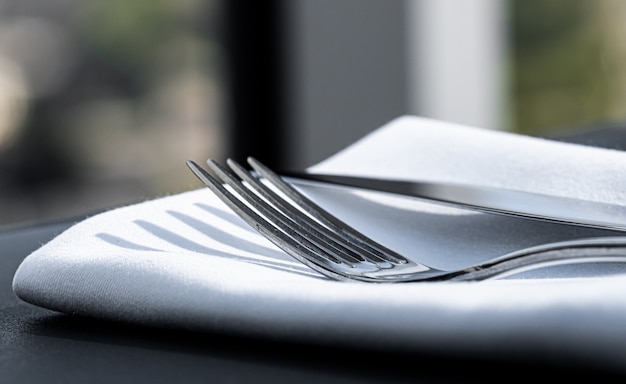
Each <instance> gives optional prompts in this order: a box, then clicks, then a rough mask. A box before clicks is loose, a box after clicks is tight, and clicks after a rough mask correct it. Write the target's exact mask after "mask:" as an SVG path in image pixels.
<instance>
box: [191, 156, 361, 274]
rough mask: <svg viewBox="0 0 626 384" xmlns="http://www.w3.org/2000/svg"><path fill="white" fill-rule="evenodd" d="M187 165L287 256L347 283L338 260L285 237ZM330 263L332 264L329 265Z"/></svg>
mask: <svg viewBox="0 0 626 384" xmlns="http://www.w3.org/2000/svg"><path fill="white" fill-rule="evenodd" d="M187 166H188V167H189V168H190V169H191V171H192V172H193V173H194V174H195V175H196V176H197V177H198V178H199V179H200V180H201V181H202V182H203V183H204V184H205V185H206V186H207V187H208V188H209V189H210V190H211V191H212V192H213V193H214V194H215V195H216V196H217V197H219V198H220V199H221V200H222V201H223V202H224V203H226V205H228V206H229V207H230V208H231V209H232V210H233V212H235V213H236V214H237V215H238V216H239V217H241V218H242V219H243V220H244V221H246V222H247V223H248V225H250V226H251V227H253V228H255V229H256V230H257V231H258V232H260V233H261V234H262V235H263V236H265V237H266V238H267V239H268V240H270V241H272V242H273V243H274V244H275V245H276V246H278V247H279V248H281V249H282V250H283V251H285V252H286V253H287V254H289V255H291V256H292V257H294V258H295V259H297V260H298V261H300V262H301V263H303V264H304V265H307V266H309V267H310V268H311V269H313V270H315V271H317V272H320V273H321V274H322V275H325V276H329V277H331V278H333V279H337V280H350V277H349V275H346V274H343V273H341V272H340V271H338V268H337V266H338V265H340V264H341V261H339V260H336V261H333V260H331V259H330V258H329V256H328V255H324V253H323V252H322V251H321V250H319V248H318V247H316V246H315V245H314V244H311V243H310V242H309V241H308V240H307V239H306V238H297V237H298V236H297V234H295V235H294V236H295V237H296V239H294V238H293V237H290V236H287V235H286V234H285V233H284V232H283V231H281V230H279V229H278V228H276V227H275V226H274V225H272V224H271V223H270V222H268V221H267V220H265V219H264V218H263V217H261V216H260V215H259V214H257V213H256V212H255V211H254V210H252V209H251V208H250V207H248V206H247V205H246V204H245V203H243V202H242V201H240V200H239V198H238V197H236V196H235V195H233V194H232V193H231V192H230V191H228V190H227V189H226V188H225V186H224V185H223V184H222V183H221V182H220V181H219V180H217V179H216V178H215V177H213V176H212V175H211V174H209V173H208V172H207V171H206V170H204V168H202V167H200V166H199V165H198V164H197V163H196V162H194V161H192V160H187ZM305 245H306V246H305ZM331 263H332V264H334V265H332V266H329V264H331Z"/></svg>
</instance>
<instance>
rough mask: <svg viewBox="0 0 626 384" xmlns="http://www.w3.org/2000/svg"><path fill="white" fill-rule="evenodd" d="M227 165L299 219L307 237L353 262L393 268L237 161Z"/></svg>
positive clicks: (267, 197)
mask: <svg viewBox="0 0 626 384" xmlns="http://www.w3.org/2000/svg"><path fill="white" fill-rule="evenodd" d="M227 164H228V166H229V167H230V168H231V169H232V170H233V171H234V172H235V173H236V174H237V176H239V177H240V178H241V179H242V180H244V181H245V182H246V183H247V185H249V186H250V187H252V188H253V189H254V190H255V191H256V192H257V193H259V194H260V195H261V196H262V197H263V198H264V199H265V200H266V201H268V202H270V204H272V205H274V206H275V207H277V208H278V209H279V210H280V211H281V212H284V213H285V214H288V215H286V216H285V219H287V220H290V221H295V220H292V218H295V217H297V218H298V220H297V223H295V225H298V226H300V227H302V230H303V231H305V233H307V234H308V235H307V237H309V236H312V237H313V238H316V239H319V240H320V241H322V242H323V244H328V245H330V246H332V247H333V249H336V250H338V251H340V252H342V253H345V254H346V256H349V257H350V258H351V261H352V262H363V261H368V262H371V263H375V264H376V265H377V266H378V267H380V268H391V267H392V264H390V263H389V261H388V260H387V259H385V258H382V257H380V256H379V255H377V254H376V253H372V252H371V251H370V249H369V248H368V247H367V246H364V245H363V244H361V243H360V242H355V241H354V240H353V239H350V238H346V237H345V236H341V233H337V232H336V231H332V230H329V229H328V228H327V227H325V226H324V225H323V224H322V223H320V222H319V221H315V220H314V219H313V218H311V217H310V216H308V215H307V214H306V213H304V212H302V211H301V210H300V209H298V207H297V206H294V205H291V204H290V203H289V202H288V201H287V200H285V199H284V198H282V197H280V196H278V194H276V192H274V191H272V190H271V189H270V188H268V187H267V186H265V185H264V184H263V183H261V181H260V180H259V179H258V178H256V177H253V176H252V174H251V173H250V172H249V171H247V170H246V169H244V168H243V167H242V166H241V165H239V164H238V163H237V162H236V161H234V160H232V159H228V160H227ZM305 212H306V211H305Z"/></svg>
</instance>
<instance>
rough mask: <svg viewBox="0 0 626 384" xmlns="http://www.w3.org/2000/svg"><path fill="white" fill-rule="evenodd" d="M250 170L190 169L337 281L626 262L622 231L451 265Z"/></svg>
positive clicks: (258, 168) (449, 277)
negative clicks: (394, 245) (412, 255)
mask: <svg viewBox="0 0 626 384" xmlns="http://www.w3.org/2000/svg"><path fill="white" fill-rule="evenodd" d="M247 161H248V164H249V165H250V166H251V167H252V170H250V171H249V170H247V169H246V168H244V167H243V166H241V165H240V164H238V163H237V162H236V161H234V160H232V159H227V160H226V163H227V165H228V168H226V167H224V166H222V165H220V164H219V163H217V162H216V161H215V160H212V159H208V160H207V165H208V167H209V171H210V172H209V171H207V170H205V169H204V168H202V167H201V166H200V165H198V164H197V163H195V162H194V161H192V160H187V166H188V167H189V168H190V169H191V171H192V172H193V173H194V174H195V175H196V176H197V177H198V178H199V179H200V180H201V181H202V182H203V183H204V184H205V185H206V186H207V187H208V188H209V189H210V190H211V191H212V192H213V193H214V194H215V195H217V196H218V197H219V198H220V199H221V200H222V201H223V202H224V203H226V205H228V206H229V207H230V208H231V209H232V210H233V211H234V212H235V213H236V214H237V215H238V216H239V217H241V218H242V219H243V220H244V221H246V222H247V223H248V224H249V225H250V226H252V227H253V228H254V229H256V230H257V231H258V232H259V233H260V234H261V235H263V236H264V237H266V238H267V239H268V240H270V241H271V242H273V243H274V244H275V245H276V246H278V247H279V248H281V249H282V250H283V251H285V252H286V253H287V254H289V255H291V256H292V257H293V258H295V259H296V260H298V261H300V262H301V263H303V264H305V265H307V266H308V267H310V268H311V269H313V270H315V271H317V272H319V273H321V274H322V275H324V276H327V277H329V278H331V279H334V280H342V281H363V282H371V283H399V282H427V281H431V282H433V281H480V280H487V279H494V278H502V277H506V276H509V275H513V274H517V273H520V272H524V271H527V270H533V269H537V268H543V267H546V266H552V265H560V264H573V263H584V262H626V238H624V237H614V238H608V237H607V238H602V239H600V238H593V239H581V240H571V241H563V242H556V243H549V244H544V245H539V246H535V247H529V248H526V249H522V250H520V251H516V252H512V253H509V254H506V255H503V256H500V257H497V258H494V259H491V260H489V261H487V262H484V263H481V264H477V265H474V266H471V267H468V268H463V269H459V270H454V271H447V270H441V269H437V268H433V267H431V266H428V265H426V264H423V263H419V262H416V261H413V260H411V259H409V258H407V257H405V256H402V255H400V254H399V253H397V252H395V251H393V250H391V249H389V248H388V247H385V246H383V245H382V244H380V243H378V242H376V241H375V240H373V239H371V238H369V237H368V236H366V235H364V234H362V233H360V232H358V231H357V230H355V229H354V228H352V227H351V226H349V225H348V224H346V223H345V222H342V221H341V220H339V219H338V218H336V217H335V216H333V215H332V214H330V213H329V212H327V211H326V210H324V209H323V208H322V207H320V206H319V205H318V204H316V203H315V202H313V201H312V200H311V199H309V198H308V197H306V196H305V195H304V194H302V193H301V192H299V191H298V190H297V189H296V188H295V187H293V186H292V185H291V184H289V183H287V182H286V181H285V180H284V179H283V178H282V177H281V176H280V175H278V174H277V173H275V172H273V171H272V170H270V169H269V168H268V167H266V166H265V165H263V164H262V163H261V162H259V161H258V160H256V159H255V158H253V157H249V158H248V159H247Z"/></svg>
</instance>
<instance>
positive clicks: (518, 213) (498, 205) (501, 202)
mask: <svg viewBox="0 0 626 384" xmlns="http://www.w3.org/2000/svg"><path fill="white" fill-rule="evenodd" d="M279 174H280V175H281V176H282V177H283V178H285V179H286V180H288V181H290V182H298V181H299V180H300V181H302V180H304V181H308V182H315V183H321V185H327V186H329V185H332V186H343V187H352V188H359V189H365V190H373V191H379V192H386V193H392V194H397V195H403V196H410V197H414V198H418V199H422V200H427V201H431V202H436V203H441V204H445V205H450V206H455V207H458V208H464V209H470V210H474V211H479V212H485V213H494V214H501V215H507V216H515V217H521V218H527V219H533V220H540V221H548V222H554V223H560V224H568V225H577V226H584V227H591V228H599V229H608V230H615V231H626V206H624V205H620V204H609V203H604V202H597V201H592V200H583V199H577V198H571V197H563V196H556V195H548V194H541V193H534V192H527V191H520V190H513V189H503V188H494V187H485V186H474V185H467V184H452V183H439V182H425V181H413V180H397V179H379V178H367V177H355V176H344V175H335V174H319V173H309V172H300V171H283V172H279Z"/></svg>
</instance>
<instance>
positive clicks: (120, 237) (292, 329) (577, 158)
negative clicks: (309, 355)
mask: <svg viewBox="0 0 626 384" xmlns="http://www.w3.org/2000/svg"><path fill="white" fill-rule="evenodd" d="M259 160H261V161H263V159H259ZM181 167H184V162H181ZM309 169H310V171H312V172H323V173H341V174H351V175H362V176H381V177H398V178H404V179H415V180H429V181H446V182H454V183H468V184H478V185H484V186H497V187H507V188H514V189H519V190H527V191H531V192H541V193H549V194H554V195H562V196H569V197H577V198H584V199H590V200H596V201H602V202H609V203H619V204H626V196H625V194H624V193H623V191H625V190H626V178H625V177H623V175H624V171H625V170H626V152H621V151H616V150H610V149H603V148H594V147H589V146H583V145H577V144H568V143H562V142H557V141H552V140H547V139H541V138H535V137H528V136H523V135H518V134H514V133H508V132H502V131H493V130H486V129H481V128H477V127H469V126H463V125H459V124H452V123H447V122H442V121H437V120H432V119H426V118H421V117H417V116H401V117H399V118H397V119H395V120H393V121H391V122H389V123H388V124H386V125H384V126H382V127H380V128H379V129H377V130H375V131H373V132H372V133H371V134H369V135H367V136H365V137H363V138H362V139H360V140H358V141H357V142H355V143H354V144H352V145H350V146H348V147H347V148H345V149H343V150H341V151H340V152H338V153H336V154H335V155H333V156H331V157H329V158H328V159H326V160H324V161H322V162H320V163H318V164H315V165H313V166H312V167H310V168H309ZM189 174H190V176H189V177H190V178H194V176H193V174H192V173H191V172H190V173H189ZM298 188H299V189H301V190H302V191H303V192H304V193H306V194H307V195H309V196H310V197H312V198H314V199H315V200H316V201H317V202H318V203H319V204H320V205H321V206H323V207H326V208H327V209H329V210H330V211H331V212H333V213H334V214H336V215H337V216H338V217H340V218H341V219H343V220H345V221H347V222H348V223H349V224H351V225H353V226H354V227H355V228H357V229H359V230H361V231H363V232H364V233H366V234H368V235H370V236H372V237H374V238H375V239H377V240H378V241H380V242H381V243H383V244H385V245H387V246H389V247H391V248H392V249H394V250H396V251H398V252H400V253H402V254H404V255H406V256H409V257H411V258H414V259H415V260H418V261H420V262H422V263H425V264H427V265H430V266H432V267H435V268H440V269H454V268H461V267H465V266H469V265H471V264H474V263H477V262H480V261H484V260H487V259H490V258H492V257H495V256H500V255H503V254H506V253H509V252H513V251H516V250H519V249H522V248H525V247H529V246H534V245H540V244H544V243H550V242H558V241H565V240H573V239H585V238H599V237H615V236H621V235H622V234H621V233H619V232H614V231H608V230H600V229H593V228H583V227H576V226H569V225H562V224H555V223H548V222H540V221H534V220H528V219H522V218H513V217H506V216H501V215H491V214H485V213H478V212H474V211H467V210H462V209H457V208H452V207H449V206H444V205H441V204H437V203H431V202H426V201H423V200H419V199H413V198H407V197H400V196H395V195H390V194H385V193H378V192H363V191H358V190H354V189H349V188H332V187H323V186H320V185H316V184H314V183H307V182H303V183H301V184H298ZM590 271H592V272H593V273H589V272H590ZM625 289H626V267H624V266H620V265H610V266H602V265H599V266H593V268H592V266H589V265H577V266H573V267H566V268H554V269H545V270H542V271H534V272H530V273H527V274H524V275H520V276H513V277H509V278H507V279H501V280H492V281H484V282H478V283H472V282H464V283H460V282H454V283H452V282H440V283H406V284H369V283H349V282H336V281H331V280H329V279H327V278H325V277H323V276H321V275H319V274H318V273H316V272H314V271H312V270H310V269H309V268H307V267H306V266H304V265H302V264H300V263H298V262H297V261H294V260H293V259H292V258H291V257H289V256H288V255H286V254H285V253H284V252H282V251H281V250H279V249H278V248H277V247H275V246H274V245H273V244H272V243H270V242H269V241H268V240H266V239H264V238H263V237H262V236H261V235H259V234H258V233H256V232H255V231H254V230H252V229H251V228H250V227H249V226H247V224H245V223H244V222H243V221H242V220H241V219H239V218H238V217H236V215H235V214H233V213H232V212H231V211H230V210H229V209H228V208H227V207H226V206H225V205H224V204H223V203H222V202H221V201H220V200H219V199H218V198H217V197H215V196H214V195H213V194H212V193H211V192H210V191H209V190H208V189H207V188H199V189H196V190H191V191H188V192H184V193H180V194H177V195H172V196H167V197H162V198H158V199H154V200H150V201H146V202H143V203H139V204H135V205H130V206H124V207H119V208H116V209H113V210H110V211H107V212H104V213H101V214H98V215H95V216H93V217H90V218H88V219H85V220H84V221H82V222H79V223H77V224H75V225H74V226H72V227H70V228H69V229H67V230H66V231H65V232H63V233H61V234H60V235H59V236H57V237H56V238H54V239H53V240H51V241H50V242H48V243H47V244H44V245H43V246H41V247H40V248H39V249H37V250H36V251H35V252H33V253H32V254H30V255H29V256H27V257H26V258H25V259H24V261H23V262H22V263H21V265H20V266H19V268H18V270H17V271H16V273H15V276H14V280H13V290H14V292H15V294H16V295H17V296H18V297H19V298H20V299H22V300H24V301H26V302H29V303H32V304H34V305H38V306H41V307H45V308H49V309H52V310H55V311H59V312H64V313H70V314H78V315H84V316H91V317H97V318H102V319H108V320H113V321H121V322H130V323H137V324H144V325H146V326H155V327H172V328H180V329H187V330H189V329H191V330H197V331H199V332H201V331H207V330H208V331H224V332H234V333H238V334H243V335H260V336H266V337H270V338H273V339H284V340H293V341H302V342H308V343H323V344H338V345H353V346H363V347H375V348H389V349H394V350H406V351H411V350H415V351H420V352H430V351H433V352H437V353H451V354H454V355H458V354H468V355H471V356H474V357H475V356H480V355H484V356H487V357H489V356H498V357H500V358H501V357H502V356H511V357H516V356H520V355H525V356H534V357H535V358H540V359H546V360H547V361H548V360H555V359H556V360H559V361H560V362H563V361H565V362H572V363H576V364H593V365H598V366H601V367H607V368H610V369H616V370H621V371H626V331H624V325H625V324H626V295H625V294H624V291H625Z"/></svg>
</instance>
